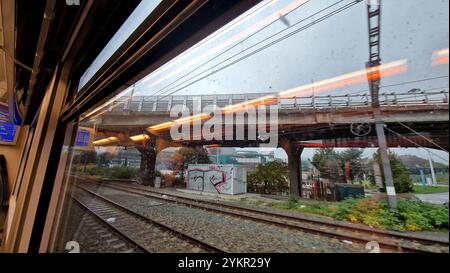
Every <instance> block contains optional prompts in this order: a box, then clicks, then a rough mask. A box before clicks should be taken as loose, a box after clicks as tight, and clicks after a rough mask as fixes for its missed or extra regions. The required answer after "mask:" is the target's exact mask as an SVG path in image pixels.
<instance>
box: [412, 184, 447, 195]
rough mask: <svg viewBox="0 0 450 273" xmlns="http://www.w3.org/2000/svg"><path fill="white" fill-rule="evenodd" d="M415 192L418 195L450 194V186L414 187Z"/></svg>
mask: <svg viewBox="0 0 450 273" xmlns="http://www.w3.org/2000/svg"><path fill="white" fill-rule="evenodd" d="M413 192H414V193H418V194H427V193H442V192H448V186H422V185H414V187H413Z"/></svg>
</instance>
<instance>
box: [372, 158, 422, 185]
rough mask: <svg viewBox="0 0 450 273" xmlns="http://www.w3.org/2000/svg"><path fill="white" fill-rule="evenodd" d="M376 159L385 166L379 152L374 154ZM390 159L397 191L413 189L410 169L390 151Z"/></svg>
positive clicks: (381, 165)
mask: <svg viewBox="0 0 450 273" xmlns="http://www.w3.org/2000/svg"><path fill="white" fill-rule="evenodd" d="M373 158H374V160H377V161H378V164H380V167H381V168H383V164H382V162H381V158H380V156H379V154H378V153H375V154H374V155H373ZM389 161H390V163H391V169H392V176H393V179H394V187H395V191H396V192H397V193H406V192H412V191H413V181H412V179H411V177H410V176H409V172H408V170H407V169H406V168H405V165H404V164H403V162H402V161H401V160H400V158H399V157H398V156H397V155H396V154H395V153H389Z"/></svg>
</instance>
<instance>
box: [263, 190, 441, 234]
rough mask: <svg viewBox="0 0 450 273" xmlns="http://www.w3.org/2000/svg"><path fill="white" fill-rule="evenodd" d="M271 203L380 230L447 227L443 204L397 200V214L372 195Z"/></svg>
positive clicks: (282, 207) (275, 205)
mask: <svg viewBox="0 0 450 273" xmlns="http://www.w3.org/2000/svg"><path fill="white" fill-rule="evenodd" d="M272 206H273V207H276V208H281V209H289V210H297V211H301V212H310V213H315V214H320V215H324V216H329V217H333V218H335V219H337V220H341V221H350V222H354V223H363V224H366V225H368V226H370V227H374V228H382V229H391V230H400V231H403V230H408V231H421V230H439V229H448V228H449V209H448V207H447V206H444V205H434V204H430V203H425V202H420V201H409V200H400V201H398V213H395V212H392V211H391V210H390V209H389V205H388V203H387V202H386V201H384V200H382V201H380V200H377V199H374V198H360V199H355V198H349V199H346V200H344V201H342V202H340V203H338V204H336V203H329V202H320V201H317V202H308V203H304V204H301V203H299V201H298V200H296V199H290V200H289V201H287V202H283V203H276V204H272Z"/></svg>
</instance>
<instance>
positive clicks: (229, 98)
mask: <svg viewBox="0 0 450 273" xmlns="http://www.w3.org/2000/svg"><path fill="white" fill-rule="evenodd" d="M267 95H268V94H233V95H201V96H195V95H189V96H170V97H157V96H133V97H121V98H118V99H117V100H115V101H114V102H112V103H111V104H110V105H108V106H106V108H107V110H108V111H111V112H122V111H134V112H169V111H170V109H171V108H172V106H174V105H185V106H187V107H188V108H189V109H191V110H192V109H193V107H194V106H196V107H197V108H198V110H199V111H201V109H203V108H204V107H205V106H206V105H217V106H218V107H224V106H228V105H233V104H237V103H240V102H244V101H247V100H251V99H255V98H260V97H263V96H267ZM448 98H449V91H448V90H443V91H439V92H425V91H422V92H408V93H395V92H392V93H381V94H380V105H382V106H396V105H405V106H407V105H424V104H448ZM371 103H372V101H371V97H370V94H368V93H366V94H346V95H320V96H306V97H294V98H289V99H281V100H280V101H279V108H280V109H300V110H301V109H333V108H344V107H364V106H370V105H371Z"/></svg>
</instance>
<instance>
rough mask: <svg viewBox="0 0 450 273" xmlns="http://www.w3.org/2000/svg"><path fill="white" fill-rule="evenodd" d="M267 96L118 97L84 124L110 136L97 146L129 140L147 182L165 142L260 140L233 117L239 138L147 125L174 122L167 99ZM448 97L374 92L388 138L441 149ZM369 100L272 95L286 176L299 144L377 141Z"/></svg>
mask: <svg viewBox="0 0 450 273" xmlns="http://www.w3.org/2000/svg"><path fill="white" fill-rule="evenodd" d="M267 96H268V94H235V95H207V96H171V97H138V96H130V97H122V98H120V99H118V100H116V101H113V102H112V103H110V104H109V105H107V106H106V107H105V108H104V109H103V111H102V112H103V113H102V115H99V116H98V117H95V118H91V119H90V120H87V121H85V122H83V123H84V124H86V125H88V126H89V124H90V123H92V125H93V124H94V123H95V126H96V130H97V139H107V138H108V137H113V138H114V141H112V142H106V143H105V142H103V143H102V144H100V145H121V146H122V145H123V146H134V147H136V148H137V149H138V150H140V151H141V153H142V155H143V157H142V160H141V169H144V171H143V172H144V173H145V174H144V176H145V175H147V176H148V177H149V179H147V180H150V182H148V181H147V182H148V183H151V180H152V179H153V175H152V174H151V173H153V169H154V161H155V159H156V153H157V152H158V151H160V150H162V149H164V148H167V147H179V146H194V147H196V146H203V145H218V146H220V147H259V146H260V145H261V144H263V143H264V140H262V139H258V138H257V139H250V138H249V137H248V131H249V130H250V129H252V126H253V127H254V126H255V125H253V124H238V122H236V120H234V121H235V124H234V126H239V125H242V126H243V127H241V128H243V129H244V131H245V138H244V139H238V138H237V137H236V131H235V130H234V131H233V134H234V135H233V136H232V138H231V139H232V140H225V139H226V138H225V136H224V137H223V138H222V139H219V140H205V139H203V138H201V139H198V140H191V139H189V140H180V141H173V140H172V139H171V137H170V134H169V130H168V129H167V128H166V129H167V130H161V131H156V132H155V131H152V130H149V128H151V127H152V126H155V125H158V124H165V123H167V122H170V121H173V119H174V118H171V117H170V115H169V114H170V109H172V107H173V106H174V105H184V106H186V107H187V108H188V109H190V110H192V109H193V107H197V108H198V109H196V110H197V111H198V112H201V110H202V109H203V108H204V107H205V106H207V105H216V106H217V107H219V108H223V107H227V106H228V105H239V104H243V105H245V104H246V103H247V102H249V104H251V103H252V102H253V101H258V98H261V97H267ZM448 96H449V93H448V90H444V91H440V92H409V93H383V94H380V108H379V115H378V116H379V119H380V120H381V121H382V122H383V123H385V124H386V128H385V133H386V140H387V145H388V146H389V147H429V148H441V149H444V150H447V151H448V147H449V142H448V135H449V134H448V133H449V127H448V121H449V112H448V110H449V109H448ZM270 104H272V103H270ZM371 105H372V103H371V99H370V95H369V94H348V95H333V96H331V95H328V96H306V97H293V98H289V99H277V100H276V108H277V109H278V111H277V115H278V118H277V119H270V115H269V116H268V117H267V118H268V120H270V121H271V122H272V123H273V122H276V126H277V129H278V140H279V141H278V146H279V147H281V148H283V149H284V150H285V151H286V153H287V155H288V161H289V168H290V176H291V181H299V179H300V177H301V170H300V169H299V165H300V164H299V161H300V156H301V153H302V151H303V149H304V148H307V147H360V148H366V147H377V146H378V140H377V137H376V132H375V129H374V123H375V120H374V111H375V109H374V108H372V106H371ZM269 125H270V124H269ZM269 125H268V126H269ZM253 129H254V128H253ZM191 131H192V130H191ZM144 132H145V134H146V135H145V138H141V140H143V141H142V142H139V141H137V142H136V141H132V140H131V139H130V136H133V135H139V134H143V133H144ZM223 132H225V130H223ZM147 135H149V136H147ZM227 139H229V138H227ZM142 144H144V145H142ZM149 147H150V149H149ZM151 147H154V149H151ZM149 151H150V152H149ZM153 151H154V152H153ZM144 180H145V179H144ZM291 184H292V183H291ZM294 191H298V189H294Z"/></svg>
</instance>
